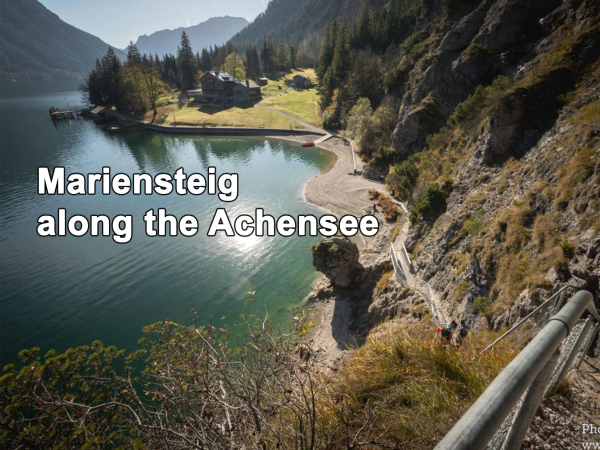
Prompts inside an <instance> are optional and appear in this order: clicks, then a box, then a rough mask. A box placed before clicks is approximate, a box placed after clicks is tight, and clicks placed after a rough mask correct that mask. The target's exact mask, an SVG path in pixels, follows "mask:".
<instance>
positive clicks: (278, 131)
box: [141, 124, 326, 136]
mask: <svg viewBox="0 0 600 450" xmlns="http://www.w3.org/2000/svg"><path fill="white" fill-rule="evenodd" d="M141 128H142V129H143V130H148V131H153V132H157V133H166V134H181V135H185V134H187V135H198V136H308V135H313V136H314V135H320V136H325V134H326V133H323V132H317V131H310V130H289V129H286V128H233V127H227V128H225V127H224V128H204V127H186V126H179V127H173V126H163V125H154V124H143V125H142V127H141Z"/></svg>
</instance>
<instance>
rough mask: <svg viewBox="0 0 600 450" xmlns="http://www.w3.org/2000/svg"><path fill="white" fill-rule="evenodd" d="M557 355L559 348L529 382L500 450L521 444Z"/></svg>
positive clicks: (513, 447)
mask: <svg viewBox="0 0 600 450" xmlns="http://www.w3.org/2000/svg"><path fill="white" fill-rule="evenodd" d="M559 356H560V350H556V351H555V352H554V354H553V355H552V357H551V358H550V360H549V361H548V362H547V363H546V365H545V366H544V368H543V369H542V371H541V372H540V373H539V374H538V376H537V377H535V380H533V383H531V386H530V387H529V390H528V391H527V393H526V394H525V398H524V399H523V404H522V405H521V408H520V409H519V411H518V412H517V414H515V417H514V418H513V423H512V425H511V427H510V428H509V430H508V433H507V435H506V439H505V441H504V444H503V445H502V450H519V449H520V448H521V444H523V441H524V440H525V436H526V435H527V430H528V429H529V427H530V426H531V421H532V420H533V416H534V415H535V413H536V411H537V409H538V408H539V406H540V404H541V403H542V399H543V398H544V394H545V393H546V388H547V387H548V383H550V380H551V379H552V374H553V373H554V369H555V368H556V364H558V357H559Z"/></svg>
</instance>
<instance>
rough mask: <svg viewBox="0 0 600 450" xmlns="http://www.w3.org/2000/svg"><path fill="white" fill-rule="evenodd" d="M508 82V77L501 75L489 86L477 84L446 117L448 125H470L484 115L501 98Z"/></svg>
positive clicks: (508, 84)
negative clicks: (448, 116) (447, 117)
mask: <svg viewBox="0 0 600 450" xmlns="http://www.w3.org/2000/svg"><path fill="white" fill-rule="evenodd" d="M510 84H511V81H510V78H508V77H507V76H503V75H501V76H499V77H498V78H496V79H495V80H494V82H493V83H492V84H491V85H490V86H483V85H480V86H477V89H475V92H473V94H471V95H470V96H469V97H468V98H467V99H466V100H465V101H463V102H461V103H459V104H458V106H457V107H456V109H455V110H454V112H453V113H452V115H451V116H450V118H449V119H448V125H449V126H452V127H454V126H463V125H470V124H471V123H472V122H474V121H475V120H476V119H478V118H479V117H482V116H484V115H485V114H486V112H487V111H488V110H489V109H491V108H492V107H493V106H494V105H495V104H496V103H497V102H498V101H499V100H500V98H502V96H503V95H504V94H505V92H506V89H507V88H508V87H509V86H510Z"/></svg>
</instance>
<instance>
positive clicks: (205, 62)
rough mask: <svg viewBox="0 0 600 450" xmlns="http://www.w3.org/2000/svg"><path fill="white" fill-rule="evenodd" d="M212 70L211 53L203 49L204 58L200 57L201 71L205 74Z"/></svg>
mask: <svg viewBox="0 0 600 450" xmlns="http://www.w3.org/2000/svg"><path fill="white" fill-rule="evenodd" d="M211 50H212V47H211ZM210 69H212V60H211V57H210V53H209V52H208V50H206V49H205V48H204V49H202V56H201V57H200V70H202V71H203V72H208V71H209V70H210Z"/></svg>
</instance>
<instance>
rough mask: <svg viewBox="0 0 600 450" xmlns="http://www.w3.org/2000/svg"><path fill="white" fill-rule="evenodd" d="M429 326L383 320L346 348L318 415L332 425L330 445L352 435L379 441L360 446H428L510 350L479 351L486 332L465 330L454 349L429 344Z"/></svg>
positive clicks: (341, 443) (485, 341) (481, 388)
mask: <svg viewBox="0 0 600 450" xmlns="http://www.w3.org/2000/svg"><path fill="white" fill-rule="evenodd" d="M434 332H435V327H434V326H433V324H431V323H425V322H421V323H419V324H414V325H406V324H404V325H403V324H400V323H399V322H393V323H388V324H385V325H383V326H382V327H380V328H378V329H376V330H374V331H373V332H372V333H371V335H370V337H369V339H368V341H367V343H366V344H365V345H364V346H363V347H361V348H359V349H357V350H355V351H354V352H353V353H352V355H351V357H350V358H349V359H348V361H347V362H346V363H345V364H344V365H343V366H342V367H341V369H340V370H339V373H338V376H337V377H336V379H335V381H334V382H333V385H332V387H331V390H330V394H331V403H330V404H329V406H328V408H327V410H326V414H324V416H323V419H324V420H327V421H328V422H329V423H330V424H333V423H335V424H336V425H337V426H336V427H333V428H332V431H331V432H332V437H333V439H332V441H333V442H335V444H334V445H333V446H332V447H331V448H353V447H351V446H350V447H349V446H348V444H349V442H351V440H352V438H353V437H354V436H356V442H365V443H366V442H373V441H376V442H377V443H378V445H365V446H363V447H362V448H372V449H375V448H381V447H383V445H389V446H390V447H392V446H398V445H400V444H402V446H401V448H406V449H425V448H433V447H434V446H435V445H436V444H437V442H439V440H440V439H441V438H442V437H443V436H444V434H445V433H446V432H447V431H448V430H449V429H450V428H451V427H452V425H453V423H454V422H455V421H456V419H457V418H458V417H460V416H461V415H462V414H463V413H464V411H465V410H466V409H467V408H468V407H469V406H470V405H471V404H472V402H473V401H474V400H475V399H476V398H477V397H478V396H479V395H480V394H481V393H482V392H483V391H484V390H485V388H486V387H487V386H488V384H489V383H490V382H491V380H493V379H494V377H495V376H496V375H497V374H498V373H499V372H500V371H501V370H502V368H504V367H505V366H506V364H507V363H508V362H509V361H510V360H511V359H512V358H513V357H514V355H515V354H516V351H515V350H514V349H512V348H510V347H508V346H504V347H502V348H498V349H497V350H495V352H493V353H485V354H483V355H482V354H480V352H481V350H482V349H483V348H485V346H486V345H487V344H488V343H489V342H491V341H492V340H493V338H494V337H495V334H493V333H488V332H485V333H472V334H471V335H470V336H469V338H468V339H467V341H466V343H465V345H464V346H463V347H462V348H461V349H459V350H458V351H457V350H455V349H452V348H448V347H446V346H443V345H437V344H436V345H432V338H433V335H434ZM340 422H341V423H340ZM365 423H366V424H367V425H366V426H365V427H364V428H362V430H361V429H360V428H361V427H362V426H364V425H365ZM336 436H339V439H338V440H337V441H336V440H335V437H336ZM348 436H350V437H348ZM348 439H350V441H349V440H348ZM356 442H355V444H356Z"/></svg>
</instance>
